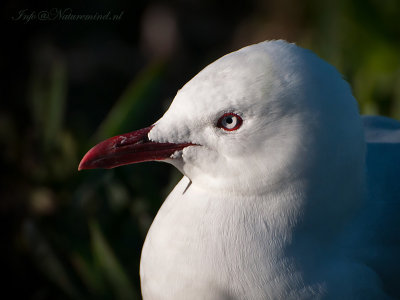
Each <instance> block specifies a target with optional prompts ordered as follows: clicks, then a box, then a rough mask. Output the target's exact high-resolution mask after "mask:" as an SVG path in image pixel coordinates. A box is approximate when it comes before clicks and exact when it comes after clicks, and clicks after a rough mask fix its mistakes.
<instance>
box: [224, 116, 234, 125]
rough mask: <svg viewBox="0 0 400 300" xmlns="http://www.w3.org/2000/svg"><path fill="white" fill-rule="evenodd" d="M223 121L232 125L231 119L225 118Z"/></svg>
mask: <svg viewBox="0 0 400 300" xmlns="http://www.w3.org/2000/svg"><path fill="white" fill-rule="evenodd" d="M225 121H226V123H227V124H232V123H233V119H232V117H227V118H226V120H225Z"/></svg>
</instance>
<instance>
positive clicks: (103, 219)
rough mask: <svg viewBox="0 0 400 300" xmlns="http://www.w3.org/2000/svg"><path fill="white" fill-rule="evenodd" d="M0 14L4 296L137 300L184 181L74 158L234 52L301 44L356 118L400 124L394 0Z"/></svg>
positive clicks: (35, 8) (8, 5)
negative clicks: (342, 82) (150, 250)
mask: <svg viewBox="0 0 400 300" xmlns="http://www.w3.org/2000/svg"><path fill="white" fill-rule="evenodd" d="M1 8H2V9H1V16H2V26H1V31H2V37H1V39H2V45H1V47H0V51H1V59H0V64H1V70H2V74H3V76H2V79H1V81H0V82H1V96H0V97H1V98H0V157H1V161H0V166H1V172H0V176H1V177H0V185H1V190H0V218H1V219H0V220H1V227H0V247H1V248H0V249H1V250H0V251H1V252H0V259H1V265H0V272H1V273H2V278H3V279H2V281H1V282H2V284H1V287H2V291H1V298H3V299H19V298H21V299H37V300H39V299H139V298H140V283H139V261H140V252H141V248H142V244H143V241H144V238H145V236H146V232H147V230H148V228H149V226H150V224H151V222H152V219H153V218H154V216H155V214H156V212H157V210H158V208H159V207H160V205H161V204H162V202H163V199H164V198H165V197H166V195H167V194H168V193H169V191H170V190H171V189H172V187H173V186H174V185H175V184H176V183H177V181H178V180H179V178H180V176H181V175H180V174H179V173H178V172H177V171H176V170H174V169H173V168H172V167H171V166H168V165H166V164H161V163H146V164H139V165H133V166H125V167H121V168H117V169H114V170H93V171H84V172H79V173H78V172H77V166H78V163H79V160H80V158H81V157H82V156H83V155H84V154H85V152H86V151H87V150H89V148H90V147H91V146H93V145H94V144H95V143H97V142H99V141H100V140H102V139H105V138H107V137H110V136H113V135H116V134H118V133H124V132H128V131H131V130H134V129H138V128H142V127H145V126H148V125H150V124H152V123H153V122H155V121H156V120H157V119H158V118H159V117H161V116H162V113H163V111H165V109H166V108H167V107H168V105H169V103H170V102H171V100H172V99H173V97H174V95H175V93H176V91H177V90H178V89H179V88H181V87H182V85H183V84H184V83H185V82H187V81H188V80H189V79H190V78H191V77H193V76H194V75H195V74H196V73H197V72H199V71H200V70H201V69H202V68H203V67H205V66H206V65H207V64H209V63H211V62H212V61H214V60H215V59H217V58H218V57H220V56H222V55H224V54H226V53H228V52H230V51H233V50H237V49H238V48H240V47H242V46H246V45H248V44H251V43H256V42H260V41H263V40H267V39H281V38H282V39H286V40H289V41H291V42H296V43H297V44H298V45H300V46H303V47H306V48H309V49H312V50H313V51H315V52H316V53H317V54H318V55H319V56H321V57H322V58H324V59H326V60H327V61H329V62H330V63H331V64H333V65H335V66H336V67H337V68H338V69H339V70H340V71H341V72H342V74H343V75H344V77H345V78H346V79H347V80H348V81H349V82H350V84H351V85H352V87H353V92H354V95H355V96H356V98H357V99H358V101H359V104H360V109H361V112H362V113H364V114H381V115H386V116H390V117H394V118H397V119H400V55H399V54H400V21H399V20H400V1H398V0H379V1H376V0H352V1H346V0H336V1H334V0H332V1H319V0H305V1H296V0H279V1H272V0H271V1H261V0H258V1H257V0H250V1H242V2H233V1H212V0H206V1H200V0H186V1H183V0H175V1H169V2H167V1H122V0H119V1H118V0H117V1H113V2H112V3H111V2H107V1H104V0H103V1H86V2H85V3H83V2H82V1H79V2H75V3H72V2H66V1H59V2H58V3H57V4H55V3H54V2H51V1H36V4H33V1H32V2H31V1H28V0H25V1H10V0H8V1H3V3H2V4H1ZM79 16H81V17H82V18H90V16H91V17H92V18H97V19H96V20H88V19H83V20H78V19H76V18H79ZM96 16H97V17H96ZM102 17H104V18H106V19H105V20H100V18H102ZM74 18H75V19H74ZM4 295H11V296H4Z"/></svg>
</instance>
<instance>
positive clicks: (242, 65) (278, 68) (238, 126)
mask: <svg viewBox="0 0 400 300" xmlns="http://www.w3.org/2000/svg"><path fill="white" fill-rule="evenodd" d="M148 136H149V139H150V140H153V141H156V142H171V143H186V142H190V143H194V144H198V145H200V146H190V147H186V148H184V149H183V150H182V151H178V152H177V153H175V155H174V156H173V159H170V160H168V161H169V162H170V163H172V164H173V165H175V166H176V167H177V168H178V169H180V170H181V172H183V173H184V174H185V175H186V176H187V177H188V178H190V179H191V180H192V182H193V183H194V184H196V183H199V185H201V186H203V187H207V188H209V189H221V188H223V189H225V190H230V191H233V192H235V193H241V192H248V191H249V190H253V193H254V192H257V191H259V192H263V189H265V188H268V187H271V186H272V185H275V184H277V183H284V182H285V180H293V179H295V178H307V176H324V174H326V173H332V172H337V171H338V170H342V169H343V168H348V166H347V167H346V166H345V165H344V163H345V164H349V163H350V164H351V165H352V166H351V167H352V168H353V169H354V168H355V169H360V168H362V161H363V151H364V149H363V147H364V146H363V137H362V129H361V122H360V118H359V114H358V108H357V104H356V101H355V100H354V98H353V96H352V94H351V90H350V88H349V86H348V84H347V83H346V82H345V81H344V80H343V79H342V77H341V75H340V74H339V73H338V72H337V71H336V70H335V68H334V67H332V66H331V65H329V64H328V63H326V62H324V61H323V60H321V59H320V58H318V57H317V56H316V55H315V54H313V53H312V52H311V51H308V50H305V49H302V48H300V47H298V46H296V45H294V44H290V43H287V42H284V41H267V42H263V43H259V44H256V45H252V46H248V47H245V48H243V49H241V50H239V51H236V52H233V53H230V54H228V55H226V56H224V57H222V58H220V59H218V60H217V61H215V62H214V63H212V64H211V65H209V66H207V67H206V68H205V69H204V70H202V71H201V72H200V73H199V74H198V75H196V76H195V77H194V78H193V79H192V80H191V81H189V82H188V83H187V84H186V85H185V86H184V87H183V88H182V89H181V90H180V91H179V92H178V93H177V95H176V97H175V99H174V100H173V102H172V104H171V106H170V108H169V109H168V111H167V112H166V113H165V115H164V116H163V117H162V118H161V119H160V120H159V121H158V122H156V124H155V126H154V127H153V129H152V130H151V131H150V133H149V135H148ZM321 165H322V166H323V167H321ZM317 170H319V171H318V172H317Z"/></svg>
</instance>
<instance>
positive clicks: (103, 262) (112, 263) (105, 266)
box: [89, 221, 139, 300]
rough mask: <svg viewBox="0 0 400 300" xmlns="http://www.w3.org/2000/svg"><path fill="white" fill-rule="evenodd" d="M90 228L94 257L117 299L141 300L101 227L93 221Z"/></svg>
mask: <svg viewBox="0 0 400 300" xmlns="http://www.w3.org/2000/svg"><path fill="white" fill-rule="evenodd" d="M89 227H90V233H91V242H92V248H93V253H94V256H95V258H96V261H97V262H98V264H99V266H100V268H101V269H102V271H103V273H104V276H105V277H106V278H107V280H108V281H109V282H110V284H111V285H112V287H113V290H114V293H115V296H116V298H117V299H121V300H125V299H126V300H128V299H129V300H132V299H139V297H138V296H137V295H136V294H135V292H134V290H133V288H132V285H131V283H130V281H129V278H128V276H127V275H126V274H125V272H124V270H123V268H122V267H121V265H120V263H119V262H118V260H117V258H116V257H115V255H114V253H113V251H112V250H111V247H110V245H109V244H108V243H107V241H106V239H105V237H104V236H103V234H102V232H101V230H100V227H99V225H98V224H97V223H96V222H95V221H91V222H90V223H89Z"/></svg>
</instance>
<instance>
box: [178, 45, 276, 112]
mask: <svg viewBox="0 0 400 300" xmlns="http://www.w3.org/2000/svg"><path fill="white" fill-rule="evenodd" d="M277 78H278V75H277V72H276V71H275V68H274V66H273V64H272V63H271V59H270V57H269V56H268V54H267V53H265V51H256V50H253V51H245V50H241V51H237V52H234V53H231V54H228V55H226V56H224V57H222V58H220V59H219V60H217V61H215V62H214V63H212V64H211V65H209V66H207V67H206V68H205V69H203V70H202V71H201V72H200V73H199V74H197V75H196V76H195V77H194V78H193V79H192V80H190V81H189V82H188V83H187V84H186V85H185V86H184V87H183V88H182V89H181V90H180V91H179V92H178V94H177V95H176V97H175V99H174V103H175V105H184V106H188V107H187V108H188V109H190V108H191V109H193V110H195V111H198V110H204V109H206V110H209V109H213V110H217V111H218V110H226V109H229V108H236V109H239V110H240V108H241V107H243V106H246V107H249V105H251V104H252V103H251V102H252V101H253V102H257V101H259V99H260V98H261V97H264V98H265V96H266V93H268V92H269V91H271V90H272V89H273V88H274V87H273V84H274V82H276V81H277ZM189 103H190V104H189Z"/></svg>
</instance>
